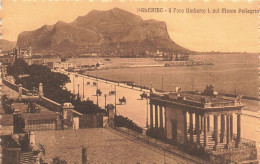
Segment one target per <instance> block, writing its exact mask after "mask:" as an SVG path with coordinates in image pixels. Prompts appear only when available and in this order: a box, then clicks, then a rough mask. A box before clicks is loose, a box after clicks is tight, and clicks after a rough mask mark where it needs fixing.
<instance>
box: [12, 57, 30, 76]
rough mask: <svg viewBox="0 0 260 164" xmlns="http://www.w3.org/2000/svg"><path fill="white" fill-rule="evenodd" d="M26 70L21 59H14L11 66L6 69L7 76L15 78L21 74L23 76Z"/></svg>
mask: <svg viewBox="0 0 260 164" xmlns="http://www.w3.org/2000/svg"><path fill="white" fill-rule="evenodd" d="M27 69H28V64H27V63H26V62H25V61H24V60H23V59H16V60H15V62H14V64H13V65H12V66H8V67H7V74H9V75H12V76H13V77H15V78H16V77H18V76H19V75H21V74H25V73H26V72H27Z"/></svg>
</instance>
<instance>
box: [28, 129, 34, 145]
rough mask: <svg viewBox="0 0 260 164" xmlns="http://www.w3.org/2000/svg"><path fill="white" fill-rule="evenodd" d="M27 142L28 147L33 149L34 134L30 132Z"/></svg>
mask: <svg viewBox="0 0 260 164" xmlns="http://www.w3.org/2000/svg"><path fill="white" fill-rule="evenodd" d="M29 142H30V147H31V148H34V147H35V134H34V132H32V131H30V134H29Z"/></svg>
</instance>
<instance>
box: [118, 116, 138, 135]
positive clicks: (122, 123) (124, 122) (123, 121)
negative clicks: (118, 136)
mask: <svg viewBox="0 0 260 164" xmlns="http://www.w3.org/2000/svg"><path fill="white" fill-rule="evenodd" d="M115 126H116V127H126V128H128V129H131V130H133V131H136V132H138V133H142V132H143V130H142V128H141V127H139V126H138V125H136V124H135V123H134V122H133V121H132V120H130V119H128V118H127V117H124V116H122V115H119V116H118V115H115Z"/></svg>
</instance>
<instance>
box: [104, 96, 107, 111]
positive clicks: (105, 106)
mask: <svg viewBox="0 0 260 164" xmlns="http://www.w3.org/2000/svg"><path fill="white" fill-rule="evenodd" d="M104 96H105V110H106V109H107V94H104Z"/></svg>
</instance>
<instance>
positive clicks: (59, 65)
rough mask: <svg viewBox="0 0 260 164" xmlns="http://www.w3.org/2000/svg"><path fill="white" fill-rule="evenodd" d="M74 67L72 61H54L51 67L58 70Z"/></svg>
mask: <svg viewBox="0 0 260 164" xmlns="http://www.w3.org/2000/svg"><path fill="white" fill-rule="evenodd" d="M75 67H76V65H75V64H73V63H69V62H55V63H54V64H53V69H55V70H56V69H57V70H60V69H62V70H67V69H69V68H75Z"/></svg>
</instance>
